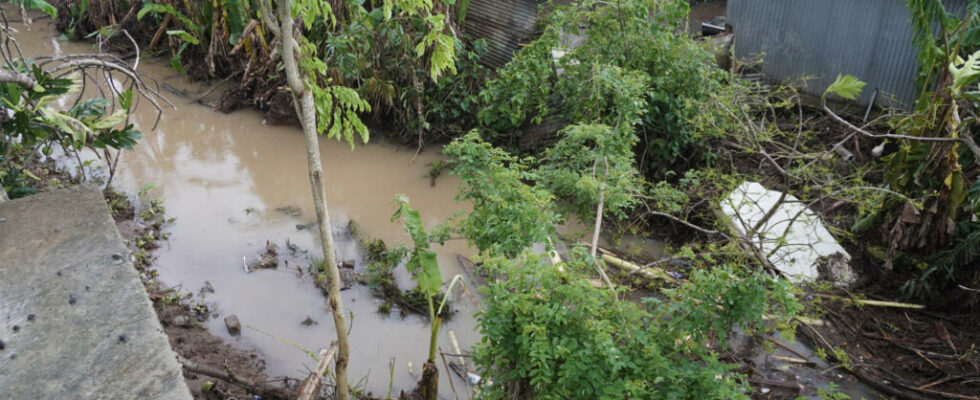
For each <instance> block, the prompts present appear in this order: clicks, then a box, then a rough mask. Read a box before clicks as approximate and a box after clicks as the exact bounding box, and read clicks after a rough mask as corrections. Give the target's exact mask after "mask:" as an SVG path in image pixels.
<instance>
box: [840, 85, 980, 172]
mask: <svg viewBox="0 0 980 400" xmlns="http://www.w3.org/2000/svg"><path fill="white" fill-rule="evenodd" d="M822 103H823V110H824V111H825V112H827V115H829V116H830V117H831V118H833V119H834V120H835V121H837V122H840V123H841V124H843V125H844V126H846V127H848V128H850V129H851V130H853V131H855V132H858V133H860V134H862V135H864V136H866V137H869V138H873V139H897V140H910V141H914V142H932V143H951V142H954V143H962V144H965V145H966V147H968V148H969V149H970V151H971V152H973V156H974V157H976V158H978V159H980V146H977V143H976V142H974V141H973V139H972V138H970V136H969V135H966V136H964V137H960V138H950V137H931V136H909V135H895V134H890V133H889V134H876V133H871V132H868V131H866V130H864V129H861V128H859V127H857V126H855V125H854V124H852V123H850V122H847V120H846V119H844V118H841V116H839V115H837V114H836V113H834V112H833V111H831V110H830V107H827V100H826V99H823V101H822Z"/></svg>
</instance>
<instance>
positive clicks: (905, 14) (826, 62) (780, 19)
mask: <svg viewBox="0 0 980 400" xmlns="http://www.w3.org/2000/svg"><path fill="white" fill-rule="evenodd" d="M945 3H947V4H948V5H947V7H949V8H950V9H952V10H957V11H960V12H962V10H964V9H965V6H966V0H949V1H945ZM728 21H729V23H731V25H732V27H733V28H734V31H735V55H736V56H737V57H738V58H739V59H742V60H745V59H746V58H757V57H760V56H761V57H762V59H763V60H764V61H763V64H762V70H763V72H765V73H766V75H768V76H769V77H771V78H773V79H775V80H779V81H783V82H794V81H798V80H800V79H801V78H803V77H807V78H810V79H808V80H806V83H805V86H804V91H805V92H808V93H810V94H813V95H818V96H819V95H821V94H822V93H823V92H824V90H825V89H826V88H827V86H829V85H830V84H831V83H833V81H834V79H835V78H836V77H837V75H838V74H851V75H854V76H855V77H858V78H859V79H861V80H863V81H865V82H868V86H866V87H865V90H864V92H863V93H862V95H861V97H860V98H859V99H858V103H859V104H868V102H869V101H870V100H871V96H872V94H873V93H874V91H875V89H876V88H877V89H879V90H880V92H881V93H879V103H883V104H894V105H898V106H906V107H908V106H910V105H911V104H912V103H913V102H914V100H915V97H916V89H915V76H916V70H917V66H916V63H915V58H916V54H917V53H916V50H915V47H914V46H913V45H912V27H911V24H910V23H909V11H908V9H907V8H906V6H905V1H904V0H729V1H728ZM896 102H897V104H896Z"/></svg>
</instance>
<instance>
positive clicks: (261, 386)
mask: <svg viewBox="0 0 980 400" xmlns="http://www.w3.org/2000/svg"><path fill="white" fill-rule="evenodd" d="M177 362H179V363H180V365H181V366H183V367H184V369H186V370H188V371H190V372H194V373H198V374H201V375H207V376H210V377H212V378H218V379H221V380H223V381H225V382H228V383H231V384H234V385H237V386H240V387H242V388H244V389H245V390H247V391H249V392H250V393H253V394H258V395H261V396H262V397H268V398H281V399H286V398H289V397H290V396H289V395H288V393H286V390H285V389H283V388H277V387H272V386H269V385H268V384H267V383H266V382H255V381H252V380H250V379H247V378H244V377H240V376H238V375H235V373H234V372H232V371H231V368H228V367H227V366H225V369H224V370H220V369H218V368H215V367H212V366H209V365H201V364H198V363H195V362H194V361H191V360H188V359H186V358H184V357H181V356H180V355H178V356H177Z"/></svg>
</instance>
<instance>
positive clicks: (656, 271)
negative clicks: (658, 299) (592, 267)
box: [602, 251, 677, 283]
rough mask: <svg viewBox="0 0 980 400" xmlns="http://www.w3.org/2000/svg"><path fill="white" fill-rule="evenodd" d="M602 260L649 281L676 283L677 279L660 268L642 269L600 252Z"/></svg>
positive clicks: (607, 253) (605, 252)
mask: <svg viewBox="0 0 980 400" xmlns="http://www.w3.org/2000/svg"><path fill="white" fill-rule="evenodd" d="M602 260H603V261H605V262H607V263H609V264H612V265H613V266H616V267H618V268H621V269H623V270H626V271H629V272H631V273H634V274H637V275H640V276H643V277H645V278H647V279H650V280H658V279H659V280H664V281H667V282H671V283H675V282H677V278H674V277H673V276H670V274H668V273H667V272H666V271H664V270H663V269H660V268H657V267H646V268H644V267H642V266H639V265H636V264H634V263H631V262H629V261H626V260H623V259H620V258H616V257H613V256H612V255H611V254H610V253H609V252H607V251H602Z"/></svg>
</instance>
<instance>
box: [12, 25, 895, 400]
mask: <svg viewBox="0 0 980 400" xmlns="http://www.w3.org/2000/svg"><path fill="white" fill-rule="evenodd" d="M14 25H15V26H14V27H15V28H17V29H18V30H20V34H19V35H18V39H19V41H20V43H21V47H22V48H23V49H24V51H25V53H27V54H26V55H27V56H33V55H42V54H71V53H86V52H92V51H93V49H92V47H91V45H89V44H85V43H71V42H62V41H59V40H58V39H57V37H58V34H57V32H55V31H54V28H53V24H52V23H51V22H50V20H47V19H43V20H37V21H35V23H34V24H33V25H31V26H29V27H28V26H23V25H22V24H20V23H17V24H14ZM139 69H140V72H142V73H144V74H148V75H149V76H152V77H154V78H156V79H157V80H159V81H161V82H165V83H167V84H169V85H171V86H172V87H175V88H177V89H179V90H181V91H184V92H185V93H187V94H188V95H189V97H191V98H193V97H196V96H195V95H196V94H198V93H203V92H204V91H205V90H207V87H205V85H202V84H200V83H194V82H189V81H187V80H186V79H185V78H183V77H180V76H177V75H176V74H175V73H174V71H173V70H172V69H171V68H170V67H169V66H168V65H167V64H166V62H165V60H142V61H141V62H140V64H139ZM165 94H166V95H167V97H168V98H169V99H170V100H171V101H172V102H173V103H174V104H175V105H176V110H170V109H168V110H166V111H165V112H164V114H163V116H162V118H161V121H160V124H159V125H158V126H157V127H156V129H151V128H152V126H153V123H154V121H155V119H156V114H155V113H154V112H152V108H151V107H148V104H144V105H143V107H142V108H141V110H140V113H139V115H138V116H137V118H136V120H135V122H136V125H137V127H138V128H139V129H140V130H141V131H142V132H143V133H144V135H145V136H144V138H143V140H142V141H141V142H140V143H139V144H138V145H137V147H136V148H135V150H134V151H128V152H125V153H124V154H123V158H122V161H121V163H120V168H119V172H118V176H117V177H116V179H115V181H114V186H116V187H117V188H118V189H120V190H121V191H124V192H126V193H130V194H134V193H137V192H140V191H141V189H143V188H145V187H150V189H149V190H148V191H147V192H146V193H145V194H144V195H143V198H144V200H146V199H151V198H159V199H161V200H163V203H164V205H165V207H166V209H167V213H168V214H169V215H170V216H172V217H174V218H176V222H175V224H174V225H173V226H172V227H171V228H169V232H170V234H171V237H170V240H169V241H168V243H166V244H164V246H163V247H162V248H161V249H159V250H158V251H157V252H156V255H157V257H158V259H157V262H156V269H157V271H158V272H159V279H160V281H161V282H162V284H163V286H164V287H171V286H179V288H180V290H181V291H182V292H183V293H193V294H194V295H195V300H194V301H202V300H201V299H200V298H199V297H197V294H198V293H199V292H200V291H201V288H202V287H204V286H205V285H206V284H205V282H208V283H210V284H211V286H212V287H213V288H214V290H215V292H214V293H207V294H206V295H205V297H204V299H203V302H204V303H206V304H208V305H210V306H213V307H215V309H216V311H217V313H218V318H214V319H211V320H209V321H208V322H207V323H206V325H207V326H208V328H210V329H211V331H212V332H213V333H214V334H215V335H218V336H219V337H222V338H224V339H226V340H228V341H229V342H230V343H233V344H235V345H236V346H238V347H241V348H243V349H248V350H251V349H256V350H259V352H260V353H262V355H263V357H264V359H265V361H266V366H267V370H266V372H267V374H268V375H270V376H283V375H285V376H293V377H298V376H303V375H305V374H306V373H307V372H308V370H309V369H311V368H312V367H313V366H314V362H313V360H312V359H310V358H309V357H308V356H307V355H306V354H305V353H304V352H303V351H302V350H300V349H298V348H297V346H298V347H301V348H303V349H306V350H310V351H315V350H317V349H319V348H321V347H325V346H327V345H328V344H329V343H330V342H331V341H332V340H334V338H335V335H334V327H333V320H332V318H331V316H330V313H329V311H328V310H327V308H326V305H325V303H326V302H325V298H324V297H323V295H321V293H320V290H319V289H317V288H316V287H315V286H314V283H313V282H312V279H311V277H310V275H309V274H306V273H303V274H302V275H300V274H298V273H297V269H296V267H297V265H295V264H296V262H295V261H296V260H305V259H307V258H308V257H310V256H315V257H319V256H320V251H319V249H318V246H317V245H316V241H315V238H314V236H313V231H314V230H311V229H298V226H303V225H306V224H309V223H311V222H314V221H315V216H314V214H313V205H312V197H311V194H310V189H309V181H308V177H307V170H306V154H305V149H304V142H303V137H302V133H301V132H300V130H299V129H298V128H297V127H292V126H271V125H268V124H266V122H265V121H264V120H263V119H262V116H261V114H259V113H258V112H256V111H253V110H241V111H237V112H234V113H231V114H222V113H218V112H215V111H213V110H211V109H210V108H209V107H206V106H202V105H198V104H194V103H192V102H190V101H189V100H187V99H186V98H183V97H179V96H175V95H173V94H171V93H165ZM320 151H321V153H322V158H323V159H322V162H323V166H324V171H325V178H326V186H327V198H328V202H329V206H330V211H331V217H332V219H333V222H334V224H335V226H334V227H333V229H334V232H335V238H336V239H337V245H338V252H339V257H338V259H340V260H346V259H354V260H355V262H356V269H357V270H358V271H359V272H363V269H364V263H363V260H362V259H361V255H360V253H359V250H358V248H357V245H356V243H355V241H354V240H352V239H351V238H350V237H349V236H348V235H347V232H346V228H345V227H346V225H347V222H348V221H351V220H355V221H357V222H358V223H359V224H360V225H361V227H362V228H363V229H364V230H365V231H366V233H367V234H368V235H370V236H373V237H377V238H380V239H383V240H384V241H385V242H387V243H388V244H389V245H391V244H396V243H403V244H408V243H409V239H408V236H407V235H406V234H405V233H404V230H403V228H402V226H401V225H400V224H396V223H392V222H390V216H391V213H392V212H393V211H394V204H393V198H394V196H395V194H405V195H407V196H409V197H410V198H411V200H412V205H413V206H414V207H415V208H417V209H418V210H419V211H420V212H421V214H422V216H423V218H424V220H425V222H426V224H427V225H428V226H432V225H434V224H436V223H439V222H441V221H445V220H446V219H447V218H449V217H450V216H451V215H452V214H453V213H455V212H456V211H457V210H459V209H460V208H462V207H463V206H462V205H460V204H458V203H456V202H455V200H454V196H455V194H456V188H457V186H458V184H459V181H458V180H457V179H455V178H454V177H450V176H443V177H440V178H439V179H438V181H437V184H436V186H434V187H430V178H429V177H428V169H429V164H430V163H431V162H433V161H437V160H440V159H441V156H440V155H439V154H438V153H437V152H436V151H435V150H429V151H427V152H424V153H422V154H421V155H419V156H418V158H417V159H415V160H414V162H413V156H414V155H415V154H414V153H415V152H414V149H409V148H405V147H402V146H395V145H390V144H385V143H381V142H380V141H378V140H375V141H373V142H372V143H370V144H367V145H358V146H357V148H356V149H355V150H354V151H353V152H352V151H351V150H350V148H349V147H348V146H347V145H346V144H345V143H340V142H337V141H333V140H326V139H325V138H323V140H321V143H320ZM70 165H71V166H74V164H70ZM283 210H286V211H288V212H283ZM266 241H270V242H273V243H276V244H277V245H278V246H279V248H280V253H285V252H287V250H286V243H287V241H288V243H291V244H294V245H296V246H298V247H299V248H300V249H301V250H305V251H308V252H309V253H308V254H307V255H300V256H298V257H295V258H291V259H292V260H294V262H291V263H290V265H289V266H288V267H280V268H279V269H277V270H258V271H253V272H251V273H246V272H245V270H244V268H243V258H245V259H247V260H253V259H255V257H256V256H257V255H258V254H259V253H261V252H262V251H263V250H264V249H265V245H266ZM437 251H438V254H439V262H440V267H441V268H442V271H443V276H444V278H446V280H447V281H448V279H449V278H450V277H451V276H452V275H454V274H457V273H459V272H460V266H459V265H458V263H457V261H456V255H457V254H463V255H469V254H472V253H473V250H472V249H469V248H468V247H467V246H466V245H465V243H463V242H462V241H451V242H449V243H447V245H446V246H444V247H440V248H438V249H437ZM301 267H302V268H303V269H304V270H305V267H306V266H305V265H301ZM399 272H400V274H399V279H400V281H401V282H400V283H401V285H402V287H403V288H407V287H410V285H412V283H410V282H409V281H408V277H407V276H406V274H405V273H404V271H399ZM343 298H344V308H345V310H346V311H348V312H349V313H350V315H348V322H349V323H351V324H352V326H351V335H350V338H351V362H350V371H349V376H350V378H351V380H352V381H357V380H362V381H361V385H362V387H363V388H364V389H365V390H367V391H372V392H374V393H375V394H376V395H384V394H385V393H386V391H387V387H388V382H389V370H388V365H389V362H390V361H391V359H392V358H394V359H395V360H396V362H395V372H394V382H393V383H394V385H393V386H394V391H395V393H397V392H398V391H399V390H406V391H407V390H411V389H412V388H413V387H414V385H415V381H416V380H417V379H416V378H415V377H413V376H412V375H411V374H410V373H409V371H408V368H407V363H408V362H411V363H412V364H414V369H415V372H416V373H420V372H421V365H422V363H423V361H424V359H425V357H426V354H427V350H428V334H429V330H428V320H427V319H425V318H421V317H418V316H414V315H409V316H407V317H405V318H402V317H400V316H399V315H398V313H397V311H396V312H393V313H392V314H391V315H390V316H386V315H381V314H379V313H378V312H377V310H378V306H379V305H380V304H381V300H379V299H376V298H375V297H373V296H372V295H371V294H370V292H369V289H368V288H367V287H366V286H355V287H353V288H351V289H349V290H346V291H344V292H343ZM457 300H459V301H457V302H456V303H455V304H456V308H457V310H458V312H457V313H456V314H455V316H454V317H453V319H452V320H450V321H447V322H445V323H444V324H443V328H442V331H441V332H440V337H439V340H438V344H439V346H441V347H442V348H443V349H445V350H449V349H451V344H450V342H449V338H448V335H447V332H448V331H449V330H453V331H455V333H456V336H457V337H458V339H459V342H460V345H461V346H462V347H463V348H469V347H470V346H472V345H473V344H475V343H477V342H478V341H479V334H478V332H476V331H475V327H476V322H475V320H474V318H473V313H474V312H475V311H476V307H475V306H474V305H473V304H472V303H471V302H469V301H468V300H466V299H465V298H460V299H457ZM231 314H235V315H237V316H238V318H239V320H240V321H241V323H242V325H243V330H242V335H241V336H240V337H232V336H230V335H228V333H227V331H226V330H225V327H224V323H223V317H225V316H228V315H231ZM351 316H352V317H353V318H351ZM307 317H310V318H312V319H313V320H314V321H316V322H317V323H316V324H313V325H304V324H303V323H302V322H303V321H304V320H305V319H306V318H307ZM294 345H295V346H294ZM793 347H794V348H795V349H796V351H797V352H796V353H795V354H800V353H803V354H805V355H806V356H808V357H811V358H813V359H816V357H813V353H812V352H811V351H809V350H808V349H806V348H805V347H803V346H799V345H794V346H793ZM760 357H766V356H765V355H764V354H760ZM757 362H758V363H759V364H768V362H767V361H764V360H763V359H759V360H757ZM821 367H823V368H826V367H827V366H826V365H823V364H821ZM440 369H443V368H440ZM442 374H443V375H442V378H441V379H440V380H441V381H442V382H443V385H442V387H441V391H442V393H441V394H442V397H444V398H451V396H452V394H451V391H450V389H449V385H448V384H446V383H447V382H448V379H450V377H449V376H448V375H447V373H446V371H445V370H444V369H443V371H442ZM814 378H816V379H817V380H820V378H819V377H816V376H815V377H814ZM838 383H840V382H838ZM842 387H843V389H844V391H845V392H847V393H850V394H852V395H855V397H866V398H869V399H872V398H876V397H875V396H874V395H873V392H871V391H869V390H867V388H866V387H863V386H862V385H859V384H855V383H853V382H844V383H843V385H842Z"/></svg>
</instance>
